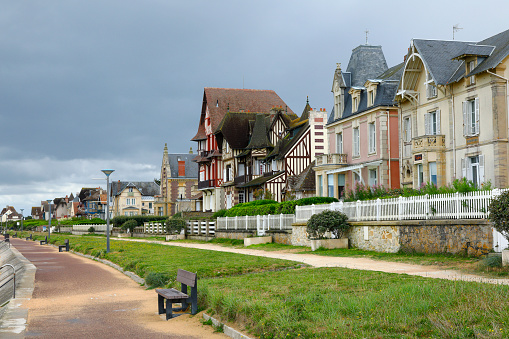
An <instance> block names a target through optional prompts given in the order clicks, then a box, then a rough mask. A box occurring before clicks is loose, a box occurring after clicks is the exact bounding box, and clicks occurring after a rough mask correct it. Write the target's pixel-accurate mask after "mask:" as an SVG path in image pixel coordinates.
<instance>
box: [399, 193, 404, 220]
mask: <svg viewBox="0 0 509 339" xmlns="http://www.w3.org/2000/svg"><path fill="white" fill-rule="evenodd" d="M402 217H403V197H402V196H401V195H400V196H399V198H398V220H401V219H402Z"/></svg>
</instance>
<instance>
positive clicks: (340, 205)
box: [338, 200, 343, 213]
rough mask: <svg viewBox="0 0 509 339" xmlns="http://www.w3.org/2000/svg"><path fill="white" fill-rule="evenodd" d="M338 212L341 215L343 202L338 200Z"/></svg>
mask: <svg viewBox="0 0 509 339" xmlns="http://www.w3.org/2000/svg"><path fill="white" fill-rule="evenodd" d="M338 207H339V211H340V212H342V213H343V200H340V201H339V203H338Z"/></svg>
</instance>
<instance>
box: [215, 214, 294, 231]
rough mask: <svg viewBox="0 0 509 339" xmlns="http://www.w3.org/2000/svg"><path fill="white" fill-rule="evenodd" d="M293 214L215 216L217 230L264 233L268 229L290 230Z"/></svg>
mask: <svg viewBox="0 0 509 339" xmlns="http://www.w3.org/2000/svg"><path fill="white" fill-rule="evenodd" d="M293 223H295V215H294V214H275V215H270V214H268V215H254V216H241V217H221V218H217V230H246V231H255V230H256V232H257V233H258V235H264V234H265V232H266V231H269V230H291V229H292V224H293Z"/></svg>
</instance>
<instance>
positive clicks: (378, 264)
mask: <svg viewBox="0 0 509 339" xmlns="http://www.w3.org/2000/svg"><path fill="white" fill-rule="evenodd" d="M115 240H117V239H115ZM118 240H123V241H139V242H152V243H157V244H162V245H167V246H180V247H189V248H199V249H204V250H211V251H221V252H230V253H240V254H247V255H256V256H260V257H267V258H277V259H286V260H293V261H297V262H301V263H304V264H308V265H311V266H314V267H344V268H350V269H357V270H366V271H380V272H386V273H399V274H409V275H417V276H421V277H428V278H437V279H448V280H463V281H476V282H483V283H489V284H501V285H509V279H494V278H486V277H481V276H478V275H473V274H465V273H461V272H458V271H456V270H441V269H440V268H437V267H436V266H425V265H413V264H406V263H398V262H390V261H381V260H373V259H367V258H352V257H326V256H320V255H315V254H295V253H284V252H280V251H272V252H271V251H262V250H253V249H247V248H246V249H244V248H231V247H223V246H219V245H214V244H193V243H179V242H163V241H154V240H144V239H126V238H120V239H118Z"/></svg>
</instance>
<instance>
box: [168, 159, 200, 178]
mask: <svg viewBox="0 0 509 339" xmlns="http://www.w3.org/2000/svg"><path fill="white" fill-rule="evenodd" d="M194 157H196V154H192V153H191V154H190V153H182V154H179V153H169V154H168V162H169V165H170V170H171V178H196V179H197V178H198V164H197V163H196V162H194V161H192V160H193V158H194ZM179 159H180V160H182V161H185V162H186V175H185V176H183V177H179V164H178V161H179Z"/></svg>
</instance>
